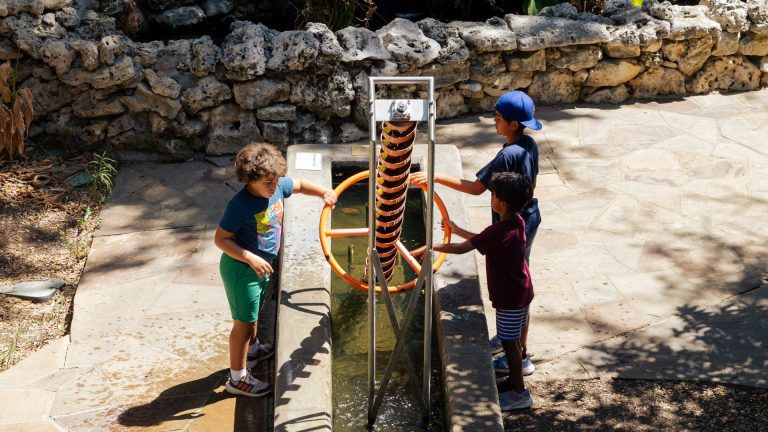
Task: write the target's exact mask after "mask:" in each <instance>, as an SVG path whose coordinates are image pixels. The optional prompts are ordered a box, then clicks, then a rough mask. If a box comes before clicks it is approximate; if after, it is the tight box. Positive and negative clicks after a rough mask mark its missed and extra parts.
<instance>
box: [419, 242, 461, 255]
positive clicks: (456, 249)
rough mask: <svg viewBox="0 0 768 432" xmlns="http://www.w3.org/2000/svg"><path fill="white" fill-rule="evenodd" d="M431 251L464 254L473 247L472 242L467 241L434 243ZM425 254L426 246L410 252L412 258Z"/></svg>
mask: <svg viewBox="0 0 768 432" xmlns="http://www.w3.org/2000/svg"><path fill="white" fill-rule="evenodd" d="M432 249H433V250H434V251H435V252H445V253H449V254H464V253H467V252H469V251H472V250H474V249H475V246H473V245H472V242H470V241H469V240H467V241H465V242H462V243H448V244H444V243H435V244H434V245H433V246H432ZM426 252H427V246H426V245H424V246H422V247H420V248H418V249H415V250H413V251H411V255H413V256H420V255H424V254H425V253H426Z"/></svg>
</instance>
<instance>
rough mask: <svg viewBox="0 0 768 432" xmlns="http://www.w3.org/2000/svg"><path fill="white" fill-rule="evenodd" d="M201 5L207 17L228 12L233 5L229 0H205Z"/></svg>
mask: <svg viewBox="0 0 768 432" xmlns="http://www.w3.org/2000/svg"><path fill="white" fill-rule="evenodd" d="M201 6H202V7H203V12H205V16H207V17H213V16H219V15H224V14H228V13H230V12H232V9H234V7H235V6H234V5H233V4H232V2H231V1H230V0H205V1H204V2H203V3H202V5H201Z"/></svg>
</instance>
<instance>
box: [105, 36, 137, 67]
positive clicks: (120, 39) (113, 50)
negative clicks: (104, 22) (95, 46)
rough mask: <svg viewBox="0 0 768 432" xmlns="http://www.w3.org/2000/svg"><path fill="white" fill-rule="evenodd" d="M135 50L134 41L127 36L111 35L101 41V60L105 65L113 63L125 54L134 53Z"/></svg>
mask: <svg viewBox="0 0 768 432" xmlns="http://www.w3.org/2000/svg"><path fill="white" fill-rule="evenodd" d="M134 51H135V47H134V46H133V42H132V41H131V40H130V39H128V38H127V37H125V36H120V35H110V36H105V37H103V38H101V40H100V41H99V60H100V61H101V63H103V64H105V65H112V64H114V62H115V59H116V58H117V57H119V56H121V55H123V54H127V55H129V56H130V55H132V54H133V53H134Z"/></svg>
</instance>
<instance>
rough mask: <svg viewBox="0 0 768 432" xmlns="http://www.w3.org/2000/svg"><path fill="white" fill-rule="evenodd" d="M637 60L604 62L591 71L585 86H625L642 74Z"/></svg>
mask: <svg viewBox="0 0 768 432" xmlns="http://www.w3.org/2000/svg"><path fill="white" fill-rule="evenodd" d="M642 70H643V66H642V65H640V64H639V63H638V62H637V61H636V60H612V59H611V60H604V61H602V62H600V63H598V64H597V66H595V67H594V68H592V69H591V70H590V71H589V77H587V80H586V81H585V82H584V84H586V85H588V86H590V87H613V86H617V85H619V84H623V83H625V82H627V81H629V80H631V79H633V78H634V77H636V76H637V74H639V73H640V72H642Z"/></svg>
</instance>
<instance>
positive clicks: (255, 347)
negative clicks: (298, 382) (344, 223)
mask: <svg viewBox="0 0 768 432" xmlns="http://www.w3.org/2000/svg"><path fill="white" fill-rule="evenodd" d="M286 169H287V167H286V163H285V159H284V158H283V155H282V154H281V153H280V151H279V150H278V149H277V148H276V147H274V146H272V145H269V144H263V143H258V144H257V143H252V144H248V145H247V146H245V147H244V148H243V149H242V150H240V152H239V153H238V154H237V157H236V159H235V175H236V176H237V180H238V181H240V182H242V183H245V187H243V189H241V190H240V192H238V193H237V194H236V195H235V196H234V197H233V198H232V199H231V200H230V201H229V203H228V204H227V208H226V210H225V211H224V215H223V216H222V218H221V221H220V222H219V227H218V228H217V229H216V235H215V237H214V243H216V246H218V247H219V249H221V250H222V251H223V252H224V253H223V254H222V255H221V261H220V263H219V270H220V272H221V279H222V281H223V282H224V289H225V291H226V293H227V300H228V302H229V309H230V311H231V313H232V320H233V324H232V331H231V332H230V334H229V363H230V366H229V367H230V371H229V379H228V380H227V384H226V385H225V389H226V390H227V392H229V393H232V394H239V395H244V396H250V397H260V396H266V395H267V394H269V393H270V391H271V390H272V386H271V385H269V383H266V382H263V381H260V380H258V379H256V378H254V377H253V375H251V373H250V370H249V369H246V366H247V365H251V366H252V365H254V364H255V362H257V361H258V360H260V359H266V358H269V357H271V356H272V355H274V347H273V346H272V345H271V344H261V343H259V340H258V339H257V338H256V321H257V320H258V318H259V310H260V308H261V305H262V304H263V303H264V299H265V291H266V288H267V285H268V283H269V275H270V274H272V266H273V265H274V262H275V258H277V253H278V252H279V250H280V236H281V235H282V228H283V209H284V206H283V200H284V199H285V198H288V197H290V196H291V194H292V193H294V192H296V193H303V194H307V195H314V196H318V197H322V198H323V201H325V203H326V204H328V205H334V204H336V194H335V193H334V192H333V191H332V190H329V189H326V188H324V187H322V186H319V185H316V184H314V183H312V182H310V181H307V180H300V179H290V178H288V177H283V176H284V175H285V172H286Z"/></svg>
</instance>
